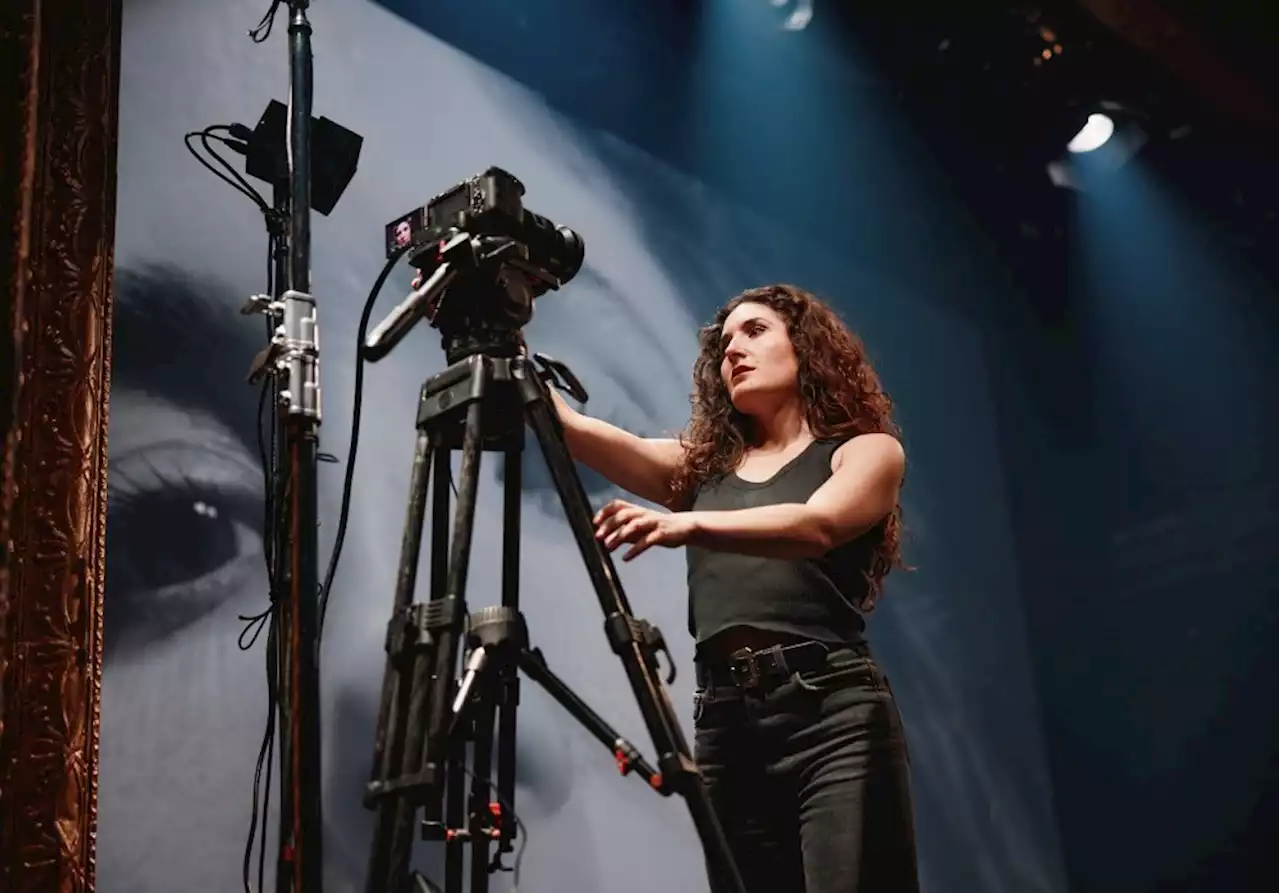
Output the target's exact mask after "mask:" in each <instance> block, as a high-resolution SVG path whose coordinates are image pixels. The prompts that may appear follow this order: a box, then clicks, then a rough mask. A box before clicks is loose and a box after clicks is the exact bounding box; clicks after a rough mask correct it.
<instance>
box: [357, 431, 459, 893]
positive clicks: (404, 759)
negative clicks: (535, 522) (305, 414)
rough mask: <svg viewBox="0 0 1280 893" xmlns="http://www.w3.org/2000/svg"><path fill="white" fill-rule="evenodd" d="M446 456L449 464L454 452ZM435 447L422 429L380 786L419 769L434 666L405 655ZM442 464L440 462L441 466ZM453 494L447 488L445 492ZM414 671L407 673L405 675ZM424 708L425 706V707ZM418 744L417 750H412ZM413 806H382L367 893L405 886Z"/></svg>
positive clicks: (381, 733)
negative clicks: (416, 723) (425, 694)
mask: <svg viewBox="0 0 1280 893" xmlns="http://www.w3.org/2000/svg"><path fill="white" fill-rule="evenodd" d="M440 455H443V457H444V459H445V461H446V462H447V461H448V453H441V454H438V455H437V459H438V458H439V456H440ZM431 458H432V446H431V441H430V438H429V436H428V435H427V433H426V432H425V431H419V432H418V437H417V441H416V443H415V447H414V453H413V467H412V471H411V473H410V477H409V507H408V511H407V516H406V518H405V525H404V535H403V538H402V539H401V543H400V566H399V568H398V570H397V572H396V587H395V603H394V606H393V613H392V619H391V625H390V627H389V628H388V637H387V650H388V660H387V669H386V672H385V675H384V676H383V679H382V699H381V702H380V704H379V708H378V727H377V732H376V737H375V739H374V752H373V771H372V779H371V781H372V782H373V783H374V784H377V783H379V782H381V781H384V780H387V779H395V778H399V777H400V776H402V775H404V774H405V773H406V772H412V771H415V770H416V768H417V763H418V759H417V757H418V754H417V753H414V752H413V751H415V750H418V749H419V748H420V744H421V742H420V740H418V741H416V742H415V741H411V740H410V739H412V738H418V736H417V735H415V734H414V730H413V724H412V723H411V722H410V719H411V717H412V715H413V714H414V713H415V712H419V711H415V710H413V705H412V704H411V703H410V701H411V698H412V696H413V694H414V693H415V692H422V691H424V690H425V685H424V684H423V683H424V682H425V679H424V678H423V677H424V676H425V674H426V670H427V669H428V668H429V666H430V663H429V659H428V656H427V655H424V654H421V653H420V652H418V651H416V650H415V651H412V652H409V654H411V655H412V657H411V658H410V659H409V660H410V665H409V666H406V665H405V663H406V662H405V660H404V658H405V655H404V654H401V653H399V652H400V648H399V645H400V644H401V643H402V641H403V637H404V631H405V629H406V627H407V626H408V622H409V621H408V616H407V612H408V610H409V606H410V604H411V603H412V601H413V593H414V590H415V588H416V586H417V579H418V558H419V553H420V550H421V546H422V524H423V520H424V518H425V515H426V509H427V487H428V483H429V480H430V471H431ZM437 464H438V463H437ZM442 482H443V478H441V477H437V483H436V490H437V492H438V491H439V490H440V489H441V488H442ZM445 493H446V494H447V493H448V491H447V489H446V490H445ZM406 670H407V671H408V672H405V671H406ZM419 706H420V705H419ZM411 744H416V745H417V746H416V747H413V746H410V745H411ZM413 812H414V809H413V806H412V805H411V804H410V803H408V802H406V800H405V798H403V797H401V796H396V795H393V796H390V797H388V798H385V799H383V800H382V801H381V802H380V803H379V804H378V811H377V821H376V825H375V829H374V839H373V845H372V849H371V855H370V860H369V867H368V874H367V876H366V890H367V893H385V891H399V890H402V889H404V888H405V879H406V878H407V872H408V867H409V849H410V846H411V845H412V841H413Z"/></svg>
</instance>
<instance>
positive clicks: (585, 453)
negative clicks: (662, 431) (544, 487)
mask: <svg viewBox="0 0 1280 893" xmlns="http://www.w3.org/2000/svg"><path fill="white" fill-rule="evenodd" d="M551 399H552V402H553V403H554V404H555V407H556V414H557V415H558V416H559V417H560V423H561V424H562V425H563V426H564V438H565V442H566V443H567V444H568V447H569V453H570V454H571V455H572V456H573V458H574V459H577V460H578V461H579V462H581V463H582V464H584V465H586V466H587V467H588V468H590V469H591V470H592V471H594V472H596V473H597V474H599V475H602V476H603V477H604V478H605V479H607V480H608V481H610V482H611V483H613V484H614V485H615V486H618V487H621V488H622V489H623V490H626V491H627V492H628V493H634V494H635V495H636V496H639V497H640V498H641V499H646V500H648V501H649V502H656V503H657V504H659V505H663V506H666V507H667V508H671V501H672V492H671V481H672V478H673V477H674V476H675V472H676V469H677V468H679V466H680V462H681V460H682V459H683V458H684V448H683V447H682V446H680V442H679V441H678V440H673V439H669V438H647V437H638V436H637V435H635V434H632V433H631V432H630V431H624V430H623V429H621V428H619V427H618V426H616V425H611V424H609V423H608V422H602V421H601V420H600V419H593V418H591V417H590V416H586V415H583V414H582V413H580V412H578V411H577V410H575V409H574V408H573V407H571V406H570V405H569V404H568V403H567V402H565V399H564V398H563V397H561V396H560V394H559V393H558V392H557V391H556V390H555V389H554V388H552V389H551Z"/></svg>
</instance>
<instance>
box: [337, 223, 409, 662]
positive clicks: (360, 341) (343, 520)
mask: <svg viewBox="0 0 1280 893" xmlns="http://www.w3.org/2000/svg"><path fill="white" fill-rule="evenodd" d="M409 247H410V246H408V245H406V246H404V247H403V248H399V249H397V250H396V252H395V253H394V254H392V255H391V257H389V258H388V259H387V262H386V264H385V265H384V266H383V268H382V272H381V273H379V274H378V278H377V279H375V280H374V283H373V288H371V289H370V290H369V296H368V297H367V298H365V302H364V309H363V310H361V311H360V324H359V325H358V326H357V327H356V380H355V394H354V395H353V396H352V398H351V439H350V442H349V443H348V445H347V468H346V471H345V472H344V473H343V475H342V504H341V506H340V507H339V509H338V528H337V531H336V532H335V533H334V538H333V552H332V553H331V554H330V556H329V566H328V568H327V569H326V570H325V573H324V582H323V583H322V584H321V586H320V615H319V620H318V625H317V630H316V637H317V638H321V637H322V636H323V634H324V615H325V610H326V609H327V608H328V606H329V592H330V591H331V590H332V588H333V578H334V575H335V574H337V572H338V561H339V559H340V558H341V557H342V545H343V543H344V542H345V541H346V537H347V521H348V520H349V518H350V515H351V487H352V484H353V483H354V480H355V473H356V452H357V450H358V449H359V446H360V413H361V408H362V405H363V401H364V362H365V361H364V342H365V339H366V338H368V333H369V318H370V317H371V316H372V315H373V305H374V304H375V303H376V302H377V300H378V294H379V293H380V292H381V291H382V286H383V285H385V284H386V282H387V277H388V276H390V275H391V271H392V270H393V269H395V265H396V263H397V262H399V260H400V258H401V257H403V256H404V254H405V252H406V251H408V250H409Z"/></svg>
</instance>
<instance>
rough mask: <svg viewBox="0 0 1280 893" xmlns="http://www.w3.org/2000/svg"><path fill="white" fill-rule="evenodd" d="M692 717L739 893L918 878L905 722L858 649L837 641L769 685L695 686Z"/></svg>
mask: <svg viewBox="0 0 1280 893" xmlns="http://www.w3.org/2000/svg"><path fill="white" fill-rule="evenodd" d="M694 725H695V729H696V738H695V741H696V746H695V755H696V758H697V762H698V768H699V769H700V770H701V771H702V774H703V779H704V782H705V784H706V785H707V790H708V792H709V794H710V796H711V802H712V805H713V806H714V808H715V810H716V814H717V816H718V817H719V819H720V821H721V823H722V824H723V826H724V829H725V833H726V834H727V835H728V837H729V845H730V848H731V850H732V851H733V855H734V857H735V858H736V860H737V863H738V868H739V870H740V871H741V872H742V875H743V879H744V880H745V881H746V887H747V891H748V893H915V891H917V890H918V889H919V882H918V880H917V875H916V850H915V830H914V822H913V816H912V808H911V793H910V784H909V779H908V759H907V747H906V740H905V738H904V736H903V731H902V721H901V719H900V717H899V715H898V708H897V705H896V704H895V702H894V699H893V692H892V691H891V690H890V688H889V680H888V679H887V678H886V677H885V675H884V673H882V672H881V671H880V668H879V667H878V666H877V665H876V663H875V661H874V660H873V659H872V658H871V657H870V656H869V655H868V654H867V653H865V651H863V653H861V654H859V653H856V652H854V651H851V650H842V651H834V652H832V654H831V655H830V656H829V657H828V660H827V668H826V669H825V670H823V671H820V672H817V673H809V674H805V675H803V676H801V675H799V674H795V675H793V676H792V677H791V679H790V680H789V681H786V682H783V683H782V684H780V685H777V686H776V687H774V688H772V689H769V688H764V689H762V690H757V691H751V692H743V691H741V690H740V689H739V688H737V687H736V686H732V685H722V684H715V685H708V686H707V687H706V688H700V689H699V690H698V691H697V692H696V693H695V695H694ZM722 889H725V888H723V887H721V886H719V885H717V884H716V883H715V881H714V880H713V883H712V890H713V893H721V890H722Z"/></svg>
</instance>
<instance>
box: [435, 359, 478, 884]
mask: <svg viewBox="0 0 1280 893" xmlns="http://www.w3.org/2000/svg"><path fill="white" fill-rule="evenodd" d="M489 375H490V369H489V366H488V364H487V362H483V361H482V362H473V363H472V364H471V389H470V394H471V396H472V401H471V403H470V405H468V406H467V419H466V426H465V429H464V432H463V439H462V471H461V474H460V475H459V477H460V478H461V480H460V481H459V482H458V491H457V493H458V499H457V505H456V508H455V510H454V516H453V537H452V539H451V541H450V548H449V566H448V571H447V572H446V574H445V590H444V591H445V599H446V600H447V601H448V602H449V603H451V604H452V605H454V606H457V607H458V608H463V606H464V605H465V604H466V586H467V571H468V569H469V564H470V560H471V535H472V530H473V528H474V525H475V517H476V496H477V492H478V490H479V487H480V456H481V452H480V448H481V435H482V433H483V421H484V413H483V411H484V395H485V391H486V390H487V387H486V386H487V384H488V381H489ZM465 615H466V612H465V610H458V611H457V612H456V613H454V614H452V615H451V619H452V621H453V622H451V623H450V624H449V625H448V626H447V627H445V628H441V629H440V630H439V631H438V633H437V634H436V637H435V638H436V646H435V655H434V657H435V662H434V667H433V672H432V677H431V683H430V690H431V694H430V697H429V698H428V702H427V722H426V763H425V765H424V767H423V772H424V774H426V775H429V776H430V777H431V778H432V779H433V782H434V784H433V791H432V797H431V801H430V802H429V803H428V804H427V805H428V809H429V810H431V809H435V810H438V808H439V803H440V801H441V800H445V801H447V802H448V803H449V812H450V816H449V818H450V819H451V820H452V818H453V817H454V814H455V809H454V805H453V804H455V803H456V802H457V799H458V798H455V797H452V796H446V793H447V792H445V791H444V790H443V789H442V783H443V782H444V781H445V777H446V773H445V771H444V769H445V764H446V762H447V761H448V760H449V759H450V756H451V747H450V735H449V728H450V726H451V724H452V720H453V710H452V707H453V688H454V685H455V684H456V681H457V678H456V674H457V666H458V652H459V650H460V649H459V647H458V646H459V641H458V640H459V639H460V638H461V636H462V626H463V620H464V619H465ZM451 774H456V773H451ZM450 788H452V785H450ZM448 793H452V792H451V791H450V792H448ZM437 814H438V812H437ZM429 815H430V813H429ZM449 827H455V828H456V827H458V826H457V825H456V824H453V823H452V821H451V822H450V825H449ZM460 860H461V852H460V851H459V850H458V844H457V843H456V842H454V841H449V842H448V843H447V844H446V848H445V863H446V864H445V868H446V871H445V874H446V884H448V883H450V878H451V877H452V876H451V875H450V873H449V868H450V866H451V865H453V864H457V865H458V868H459V869H460V868H461V861H460ZM459 877H460V875H459ZM450 893H452V891H450Z"/></svg>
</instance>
